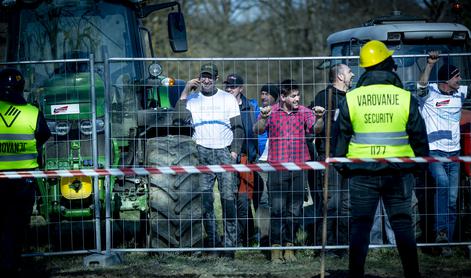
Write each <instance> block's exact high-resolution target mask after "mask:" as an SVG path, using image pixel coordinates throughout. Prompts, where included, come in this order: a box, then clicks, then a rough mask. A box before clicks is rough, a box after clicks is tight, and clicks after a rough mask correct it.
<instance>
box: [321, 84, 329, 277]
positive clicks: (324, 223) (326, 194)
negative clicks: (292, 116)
mask: <svg viewBox="0 0 471 278" xmlns="http://www.w3.org/2000/svg"><path fill="white" fill-rule="evenodd" d="M331 110H332V88H329V90H328V96H327V123H326V124H325V126H326V132H325V140H326V141H325V158H326V159H327V158H329V157H330V128H331V122H332V111H331ZM329 167H330V165H329V164H326V165H325V171H324V185H323V188H322V192H323V215H322V249H321V278H324V277H325V245H326V242H327V203H328V197H329Z"/></svg>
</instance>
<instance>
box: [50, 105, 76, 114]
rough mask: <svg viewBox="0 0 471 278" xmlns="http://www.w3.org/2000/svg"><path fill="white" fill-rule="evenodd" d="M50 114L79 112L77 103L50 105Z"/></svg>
mask: <svg viewBox="0 0 471 278" xmlns="http://www.w3.org/2000/svg"><path fill="white" fill-rule="evenodd" d="M51 114H52V115H66V114H80V105H79V104H59V105H51Z"/></svg>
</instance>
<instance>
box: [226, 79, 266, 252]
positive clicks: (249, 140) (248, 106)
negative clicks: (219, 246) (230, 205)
mask: <svg viewBox="0 0 471 278" xmlns="http://www.w3.org/2000/svg"><path fill="white" fill-rule="evenodd" d="M224 85H225V90H226V92H228V93H230V94H232V95H233V96H234V97H235V98H236V100H237V102H238V103H239V110H240V117H241V120H242V127H243V128H244V136H243V138H242V142H243V143H242V148H241V152H240V155H239V157H238V159H237V163H242V164H249V163H255V160H257V158H258V142H257V141H258V138H257V135H255V134H254V133H253V130H252V127H253V125H254V123H255V122H256V120H257V117H258V114H259V113H260V108H258V104H257V100H255V99H248V98H247V97H246V96H245V94H244V93H245V92H244V90H245V87H244V79H243V78H242V77H241V76H240V75H238V74H235V73H233V74H229V75H228V76H227V77H226V80H225V81H224ZM237 176H238V182H239V184H238V194H237V222H238V223H239V235H238V238H239V239H238V240H239V242H240V244H242V245H244V246H247V245H248V243H249V240H250V239H251V237H253V236H254V235H255V223H254V217H253V213H252V210H251V209H250V208H251V205H250V202H251V200H254V187H255V182H256V181H255V179H256V177H258V174H257V172H247V173H238V175H237ZM253 203H254V207H255V209H257V208H258V200H257V202H255V200H254V202H253Z"/></svg>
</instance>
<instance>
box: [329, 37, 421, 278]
mask: <svg viewBox="0 0 471 278" xmlns="http://www.w3.org/2000/svg"><path fill="white" fill-rule="evenodd" d="M392 54H393V51H390V50H389V49H388V48H387V47H386V45H385V44H384V43H382V42H380V41H375V40H373V41H370V42H368V43H366V44H365V45H364V46H363V47H362V48H361V49H360V66H361V67H363V68H365V72H364V73H363V74H362V75H361V77H360V79H359V80H358V84H357V88H356V89H354V90H352V91H351V92H349V93H348V94H347V95H346V101H344V102H342V103H341V104H340V107H339V108H340V112H339V117H338V120H337V122H338V124H339V129H340V134H339V138H338V139H337V144H336V148H335V149H334V150H335V151H334V155H335V156H346V157H347V158H386V157H415V156H427V155H428V152H429V149H428V142H427V136H426V133H425V124H424V121H423V119H422V117H421V116H420V113H419V109H418V104H417V101H416V100H415V99H414V98H413V97H412V96H411V93H410V92H408V91H406V90H404V89H402V82H401V80H400V79H399V77H398V75H397V74H396V73H395V72H394V69H395V68H396V67H397V65H396V64H395V63H394V60H393V58H392V57H391V56H392ZM415 165H416V164H406V163H373V162H370V163H349V164H347V163H344V164H341V165H340V166H338V165H336V166H337V169H338V170H339V172H340V173H341V174H342V175H344V176H345V177H348V178H349V186H350V202H351V210H352V211H351V215H352V221H351V229H350V244H349V245H350V246H349V251H350V253H349V274H350V276H351V277H364V272H365V270H364V266H365V259H366V256H367V253H368V245H369V239H370V230H371V226H372V224H373V219H374V215H375V211H376V208H377V206H378V201H379V200H380V198H381V199H382V200H383V202H384V205H385V207H386V211H387V213H388V216H389V220H390V222H391V226H392V228H393V230H394V235H395V237H396V242H397V248H398V250H399V255H400V258H401V262H402V267H403V271H404V276H405V277H420V273H419V263H418V258H417V247H416V242H415V234H414V230H413V225H412V212H411V199H412V190H413V188H414V176H413V174H412V173H411V171H413V169H414V167H415Z"/></svg>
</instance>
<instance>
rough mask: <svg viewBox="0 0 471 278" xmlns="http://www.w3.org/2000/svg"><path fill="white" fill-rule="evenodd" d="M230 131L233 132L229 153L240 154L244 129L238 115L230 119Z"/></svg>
mask: <svg viewBox="0 0 471 278" xmlns="http://www.w3.org/2000/svg"><path fill="white" fill-rule="evenodd" d="M229 121H230V122H231V129H232V132H233V138H234V139H233V140H232V144H231V152H235V153H236V154H240V152H241V149H242V143H243V142H244V134H245V132H244V127H243V125H242V118H241V116H240V115H238V116H235V117H233V118H230V119H229Z"/></svg>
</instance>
